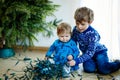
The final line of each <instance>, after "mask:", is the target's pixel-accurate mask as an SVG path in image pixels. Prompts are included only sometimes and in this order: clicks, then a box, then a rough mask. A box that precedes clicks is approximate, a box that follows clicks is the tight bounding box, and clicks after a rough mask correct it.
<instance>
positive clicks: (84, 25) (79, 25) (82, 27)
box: [76, 21, 89, 32]
mask: <svg viewBox="0 0 120 80" xmlns="http://www.w3.org/2000/svg"><path fill="white" fill-rule="evenodd" d="M76 26H77V30H78V31H79V32H83V31H85V30H86V29H87V28H88V26H89V23H88V22H85V21H82V22H76Z"/></svg>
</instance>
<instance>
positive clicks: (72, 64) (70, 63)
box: [68, 60, 76, 66]
mask: <svg viewBox="0 0 120 80" xmlns="http://www.w3.org/2000/svg"><path fill="white" fill-rule="evenodd" d="M68 64H69V65H70V66H74V65H75V64H76V62H75V60H71V61H69V62H68Z"/></svg>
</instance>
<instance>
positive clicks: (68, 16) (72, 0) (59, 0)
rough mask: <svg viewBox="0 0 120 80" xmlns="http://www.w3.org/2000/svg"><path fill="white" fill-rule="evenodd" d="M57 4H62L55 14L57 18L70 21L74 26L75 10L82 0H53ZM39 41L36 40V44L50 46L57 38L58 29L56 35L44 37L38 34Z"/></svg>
mask: <svg viewBox="0 0 120 80" xmlns="http://www.w3.org/2000/svg"><path fill="white" fill-rule="evenodd" d="M51 1H53V2H54V3H55V4H58V5H61V6H60V7H59V8H58V11H56V12H55V13H54V14H55V16H56V17H57V19H62V21H63V22H67V23H69V24H70V25H71V26H72V27H73V26H74V17H73V16H74V12H75V9H76V8H78V7H79V6H80V1H81V0H51ZM36 36H37V38H38V40H39V41H37V42H36V41H35V42H34V44H35V46H43V47H49V46H50V45H51V44H52V43H53V42H54V40H55V39H57V35H56V29H55V31H54V36H51V37H50V38H48V37H43V36H42V35H41V34H39V35H36Z"/></svg>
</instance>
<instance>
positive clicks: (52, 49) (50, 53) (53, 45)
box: [45, 41, 56, 57]
mask: <svg viewBox="0 0 120 80" xmlns="http://www.w3.org/2000/svg"><path fill="white" fill-rule="evenodd" d="M55 44H56V41H55V42H54V43H53V44H52V45H51V46H50V48H49V49H48V51H47V53H46V55H45V56H46V57H51V55H52V54H53V52H54V51H55Z"/></svg>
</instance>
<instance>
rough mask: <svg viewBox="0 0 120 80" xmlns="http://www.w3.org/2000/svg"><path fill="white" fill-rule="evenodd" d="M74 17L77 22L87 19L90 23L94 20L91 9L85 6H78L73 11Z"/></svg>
mask: <svg viewBox="0 0 120 80" xmlns="http://www.w3.org/2000/svg"><path fill="white" fill-rule="evenodd" d="M74 19H75V20H76V21H77V22H81V21H87V22H88V23H90V22H92V21H93V20H94V13H93V10H91V9H90V8H87V7H81V8H78V9H76V11H75V14H74Z"/></svg>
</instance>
